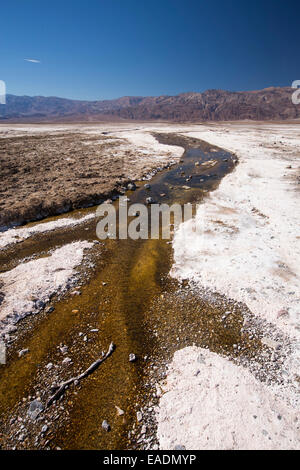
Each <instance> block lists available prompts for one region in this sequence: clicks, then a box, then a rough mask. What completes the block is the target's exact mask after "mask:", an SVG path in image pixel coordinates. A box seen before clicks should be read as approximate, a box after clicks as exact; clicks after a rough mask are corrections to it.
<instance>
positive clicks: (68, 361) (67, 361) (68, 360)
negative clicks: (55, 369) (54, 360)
mask: <svg viewBox="0 0 300 470" xmlns="http://www.w3.org/2000/svg"><path fill="white" fill-rule="evenodd" d="M71 362H72V359H71V358H70V357H66V358H65V359H64V360H63V361H62V364H63V365H68V364H71Z"/></svg>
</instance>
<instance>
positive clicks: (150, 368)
mask: <svg viewBox="0 0 300 470" xmlns="http://www.w3.org/2000/svg"><path fill="white" fill-rule="evenodd" d="M0 161H1V169H0V171H1V215H0V225H1V231H0V260H1V270H0V335H1V342H2V343H3V345H2V347H4V346H5V348H6V361H3V362H5V363H3V364H0V445H1V448H2V449H299V448H300V444H299V443H300V429H299V426H300V424H299V419H300V418H299V386H300V374H299V359H300V358H299V348H300V346H299V329H300V326H299V315H300V282H299V280H300V262H299V260H300V233H299V220H300V205H299V194H300V127H299V123H297V122H292V121H291V122H272V123H271V122H268V123H261V122H250V121H249V122H246V121H245V122H232V123H229V122H222V123H213V124H198V125H197V124H191V125H188V124H182V125H180V124H167V123H138V122H135V123H128V122H126V123H125V122H124V123H122V124H120V123H112V124H110V123H103V124H76V125H75V124H66V125H63V124H57V125H50V124H43V125H21V124H20V125H10V124H7V125H5V124H1V125H0ZM132 182H134V183H135V185H136V187H135V185H134V186H132V185H130V184H132ZM145 184H149V185H150V187H147V186H146V187H145ZM120 196H126V197H127V198H128V205H129V206H130V204H133V203H135V202H139V203H145V201H146V198H147V197H152V198H153V200H155V201H157V202H160V203H163V202H166V203H169V204H170V203H173V202H178V203H180V204H184V203H192V204H196V205H197V206H196V207H197V212H196V215H195V217H194V218H193V219H191V220H189V221H186V222H184V223H182V224H181V225H180V226H179V227H178V228H176V229H175V230H174V231H173V232H172V233H171V236H170V239H169V240H165V239H162V238H158V239H148V240H131V239H126V240H105V241H103V240H99V239H98V238H97V234H96V223H97V217H96V207H97V206H98V205H99V204H101V203H103V202H104V201H106V200H107V199H109V200H110V202H111V203H112V204H113V205H114V206H117V203H118V198H119V197H120ZM112 343H113V344H114V347H113V349H112V350H109V347H110V345H111V344H112ZM107 351H110V353H109V355H108V356H107V357H106V356H105V354H106V353H107ZM99 359H103V362H102V363H101V365H100V367H99V368H97V370H95V371H93V373H91V374H90V375H88V376H87V377H84V378H82V379H81V378H79V379H76V380H75V381H74V382H73V383H70V385H69V386H67V387H66V388H64V390H63V392H62V393H61V395H60V396H59V397H57V400H52V399H51V397H52V396H53V394H55V393H56V391H57V390H58V389H59V386H60V385H61V383H63V382H64V381H67V380H68V379H71V378H72V377H76V376H78V375H80V374H82V373H84V371H86V370H87V369H88V368H89V366H90V365H91V364H93V363H94V362H95V361H97V360H99Z"/></svg>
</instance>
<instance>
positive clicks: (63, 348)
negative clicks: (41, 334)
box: [59, 346, 69, 354]
mask: <svg viewBox="0 0 300 470" xmlns="http://www.w3.org/2000/svg"><path fill="white" fill-rule="evenodd" d="M59 349H60V352H61V353H62V354H67V352H68V349H69V348H68V346H62V347H61V348H59Z"/></svg>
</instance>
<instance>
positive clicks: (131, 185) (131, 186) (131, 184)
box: [127, 182, 136, 191]
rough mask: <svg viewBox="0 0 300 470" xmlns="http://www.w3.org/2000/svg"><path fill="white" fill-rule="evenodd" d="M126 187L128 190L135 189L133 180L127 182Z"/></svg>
mask: <svg viewBox="0 0 300 470" xmlns="http://www.w3.org/2000/svg"><path fill="white" fill-rule="evenodd" d="M127 188H128V189H129V191H135V190H136V185H135V183H133V182H132V183H128V185H127Z"/></svg>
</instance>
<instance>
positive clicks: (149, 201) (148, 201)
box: [146, 197, 154, 204]
mask: <svg viewBox="0 0 300 470" xmlns="http://www.w3.org/2000/svg"><path fill="white" fill-rule="evenodd" d="M146 203H147V204H154V199H153V197H147V198H146Z"/></svg>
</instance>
